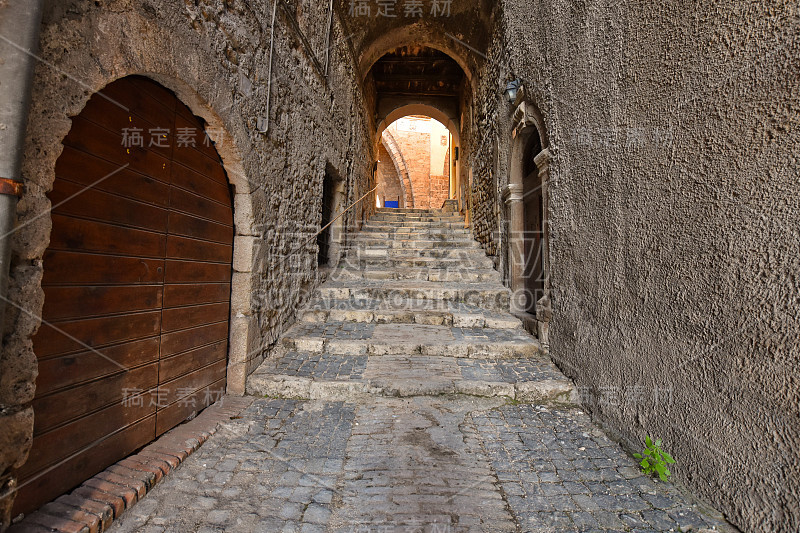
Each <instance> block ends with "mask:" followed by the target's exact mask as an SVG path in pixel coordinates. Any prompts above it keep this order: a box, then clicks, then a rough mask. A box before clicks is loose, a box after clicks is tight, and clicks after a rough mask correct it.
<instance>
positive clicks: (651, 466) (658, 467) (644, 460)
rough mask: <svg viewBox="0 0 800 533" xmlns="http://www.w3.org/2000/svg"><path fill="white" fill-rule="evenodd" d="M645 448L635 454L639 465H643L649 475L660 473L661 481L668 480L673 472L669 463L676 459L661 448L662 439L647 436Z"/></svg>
mask: <svg viewBox="0 0 800 533" xmlns="http://www.w3.org/2000/svg"><path fill="white" fill-rule="evenodd" d="M645 445H646V446H645V448H644V450H642V453H635V454H633V456H634V457H635V458H636V460H637V461H639V466H641V467H642V472H644V473H645V474H647V475H653V474H654V473H656V474H658V477H659V478H661V481H668V480H669V476H671V475H672V472H670V471H669V468H667V465H671V464H674V463H675V459H673V458H672V456H671V455H670V454H668V453H667V452H665V451H664V450H662V449H661V439H656V441H655V442H653V440H652V439H651V438H650V437H649V436H648V437H647V438H645Z"/></svg>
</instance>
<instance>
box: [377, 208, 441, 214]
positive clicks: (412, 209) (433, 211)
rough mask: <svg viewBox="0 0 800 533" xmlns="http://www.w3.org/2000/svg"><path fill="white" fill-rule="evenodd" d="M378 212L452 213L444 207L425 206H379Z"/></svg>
mask: <svg viewBox="0 0 800 533" xmlns="http://www.w3.org/2000/svg"><path fill="white" fill-rule="evenodd" d="M375 213H376V214H381V213H389V214H391V213H407V214H410V215H414V214H420V215H439V214H443V213H450V211H444V210H443V209H423V208H419V209H418V208H415V207H378V208H377V209H375Z"/></svg>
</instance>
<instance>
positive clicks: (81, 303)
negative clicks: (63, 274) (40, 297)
mask: <svg viewBox="0 0 800 533" xmlns="http://www.w3.org/2000/svg"><path fill="white" fill-rule="evenodd" d="M162 288H163V287H162V285H108V286H97V285H89V286H72V287H57V286H53V287H48V289H47V298H46V299H45V301H44V308H43V310H42V314H43V316H46V317H47V318H48V320H50V321H56V320H64V319H67V318H78V317H81V316H104V315H110V314H114V313H132V312H136V311H149V310H155V309H161V304H162V293H163V290H162Z"/></svg>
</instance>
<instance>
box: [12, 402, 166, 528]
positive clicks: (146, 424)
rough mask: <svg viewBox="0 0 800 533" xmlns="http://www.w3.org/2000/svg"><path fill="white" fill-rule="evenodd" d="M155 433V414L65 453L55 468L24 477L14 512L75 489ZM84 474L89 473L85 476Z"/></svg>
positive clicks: (31, 507)
mask: <svg viewBox="0 0 800 533" xmlns="http://www.w3.org/2000/svg"><path fill="white" fill-rule="evenodd" d="M154 435H155V416H150V417H148V418H145V419H143V420H141V421H139V422H137V423H135V424H133V425H131V426H129V427H127V428H125V429H124V430H122V431H120V432H119V433H112V434H110V435H108V437H107V438H106V439H105V440H103V441H102V442H98V443H97V444H96V445H94V446H92V447H89V448H86V449H84V450H82V451H81V452H80V453H79V454H77V455H75V456H72V457H70V456H66V457H67V459H65V460H64V461H63V462H62V463H61V464H59V465H58V467H56V468H54V469H52V470H49V471H46V474H44V475H41V476H38V477H31V478H27V479H25V480H24V481H23V482H22V483H21V485H20V489H19V490H18V491H17V497H16V498H15V499H14V509H15V513H16V512H23V511H22V510H23V509H25V510H29V511H30V510H33V509H36V508H37V507H39V506H40V505H41V504H43V503H45V502H48V501H50V500H52V499H54V498H56V497H58V496H59V495H61V494H63V493H65V492H67V491H68V490H70V489H72V488H74V487H75V486H76V485H78V484H80V483H81V482H83V481H84V480H85V479H86V478H87V477H90V476H91V475H94V473H97V472H100V471H101V470H103V469H105V468H107V467H108V466H110V465H112V464H114V463H116V462H117V461H119V460H120V459H121V458H123V457H126V456H127V455H130V454H131V453H133V452H134V451H136V450H137V449H139V448H141V447H142V446H144V445H145V444H147V443H148V442H150V441H152V440H153V438H154ZM87 473H89V474H88V475H87Z"/></svg>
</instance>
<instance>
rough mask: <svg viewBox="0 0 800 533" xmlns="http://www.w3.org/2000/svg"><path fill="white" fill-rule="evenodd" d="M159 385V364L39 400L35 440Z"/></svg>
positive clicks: (37, 399)
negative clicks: (50, 431) (60, 426)
mask: <svg viewBox="0 0 800 533" xmlns="http://www.w3.org/2000/svg"><path fill="white" fill-rule="evenodd" d="M157 385H158V364H157V363H152V364H149V365H145V366H142V367H139V368H133V369H130V370H128V371H126V372H121V373H119V374H115V375H113V376H110V377H107V378H104V379H102V380H99V381H93V382H90V383H86V384H84V385H79V386H78V387H75V388H72V389H67V390H63V391H61V392H56V393H54V394H49V395H47V396H44V397H41V398H36V399H34V401H33V409H34V412H35V413H36V417H35V419H34V430H33V431H34V437H36V436H39V435H41V434H43V433H45V432H46V431H49V430H51V429H53V428H54V427H56V426H59V425H62V424H65V423H67V422H72V421H74V420H77V419H79V418H81V417H85V416H86V415H89V414H91V413H93V412H95V411H99V410H100V409H103V408H105V407H108V406H110V405H112V404H115V403H121V402H122V400H123V398H124V397H125V396H126V394H127V395H128V396H132V395H134V391H137V390H141V391H148V390H150V389H153V388H155V387H156V386H157Z"/></svg>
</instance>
